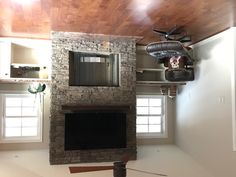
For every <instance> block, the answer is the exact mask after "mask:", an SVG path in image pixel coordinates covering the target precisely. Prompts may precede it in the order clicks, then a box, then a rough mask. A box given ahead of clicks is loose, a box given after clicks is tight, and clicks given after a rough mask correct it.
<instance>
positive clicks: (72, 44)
mask: <svg viewBox="0 0 236 177" xmlns="http://www.w3.org/2000/svg"><path fill="white" fill-rule="evenodd" d="M69 51H75V52H92V53H106V54H109V53H119V54H120V56H121V57H120V86H119V87H100V86H98V87H84V86H83V87H80V86H69ZM135 53H136V43H135V39H134V38H130V37H120V36H106V35H92V34H84V33H70V32H52V86H51V117H50V123H51V124H50V163H51V164H64V163H79V162H101V161H114V160H120V159H121V157H122V156H123V155H124V154H132V159H136V116H135V114H136V109H135V104H136V96H135V92H136V85H135V81H136V74H135V68H136V54H135ZM62 105H104V106H107V105H130V106H131V109H130V110H129V111H128V112H127V117H126V118H127V148H125V149H98V150H74V151H65V150H64V124H65V116H64V113H63V111H62V109H61V107H62Z"/></svg>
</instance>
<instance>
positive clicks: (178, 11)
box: [0, 0, 236, 44]
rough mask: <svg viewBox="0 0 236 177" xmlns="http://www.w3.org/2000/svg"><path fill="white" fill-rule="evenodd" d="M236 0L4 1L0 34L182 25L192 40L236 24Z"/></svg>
mask: <svg viewBox="0 0 236 177" xmlns="http://www.w3.org/2000/svg"><path fill="white" fill-rule="evenodd" d="M235 4H236V1H235V0H76V1H75V0H1V1H0V9H1V10H0V36H11V37H29V38H45V39H48V38H50V31H70V32H72V31H73V32H85V33H96V34H112V35H124V36H140V37H141V39H140V40H139V41H138V43H139V44H147V43H149V42H153V41H158V40H159V37H158V35H157V34H155V33H153V32H152V29H153V28H158V29H161V30H168V29H170V28H172V27H173V26H175V25H178V26H184V27H185V30H186V31H187V33H188V34H190V35H192V39H193V42H197V41H200V40H202V39H204V38H207V37H209V36H211V35H214V34H216V33H218V32H220V31H223V30H225V29H227V28H229V27H231V26H235V25H236V15H235V11H236V10H235V9H236V5H235Z"/></svg>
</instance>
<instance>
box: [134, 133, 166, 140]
mask: <svg viewBox="0 0 236 177" xmlns="http://www.w3.org/2000/svg"><path fill="white" fill-rule="evenodd" d="M136 137H137V139H148V138H150V139H151V138H152V139H153V138H155V139H156V138H168V135H167V133H137V134H136Z"/></svg>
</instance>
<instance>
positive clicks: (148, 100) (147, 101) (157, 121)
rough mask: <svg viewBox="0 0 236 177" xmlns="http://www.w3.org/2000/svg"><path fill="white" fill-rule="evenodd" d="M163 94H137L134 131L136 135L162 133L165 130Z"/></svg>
mask: <svg viewBox="0 0 236 177" xmlns="http://www.w3.org/2000/svg"><path fill="white" fill-rule="evenodd" d="M164 100H165V99H164V96H155V95H138V96H137V101H136V105H137V106H136V112H137V117H136V118H137V119H136V132H137V134H138V135H140V134H142V135H144V134H146V135H148V134H149V135H154V134H155V135H156V134H159V135H161V134H163V133H164V131H165V120H164V119H165V114H164V112H165V111H164V110H165V104H164Z"/></svg>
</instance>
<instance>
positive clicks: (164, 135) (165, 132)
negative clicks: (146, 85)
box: [136, 94, 168, 139]
mask: <svg viewBox="0 0 236 177" xmlns="http://www.w3.org/2000/svg"><path fill="white" fill-rule="evenodd" d="M138 98H161V100H162V106H161V109H162V114H161V129H162V130H163V131H162V132H160V133H157V132H154V133H152V132H145V133H138V132H137V131H136V136H137V138H140V139H142V138H168V129H167V97H166V96H165V95H155V94H137V95H136V101H137V99H138ZM137 107H138V106H137V104H136V120H137V116H139V115H138V114H137ZM136 126H137V122H136Z"/></svg>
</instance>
